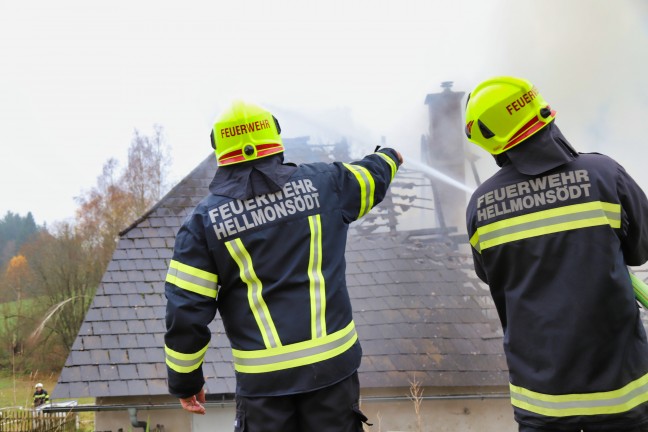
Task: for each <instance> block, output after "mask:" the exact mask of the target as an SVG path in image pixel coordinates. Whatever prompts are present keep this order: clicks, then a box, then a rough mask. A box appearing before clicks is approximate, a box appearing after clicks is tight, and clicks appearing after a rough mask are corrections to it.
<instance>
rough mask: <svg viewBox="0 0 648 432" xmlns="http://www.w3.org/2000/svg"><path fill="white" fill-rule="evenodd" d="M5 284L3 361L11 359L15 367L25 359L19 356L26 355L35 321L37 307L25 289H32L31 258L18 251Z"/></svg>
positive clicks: (0, 306)
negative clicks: (31, 301)
mask: <svg viewBox="0 0 648 432" xmlns="http://www.w3.org/2000/svg"><path fill="white" fill-rule="evenodd" d="M3 276H4V277H3V279H2V284H1V285H0V286H1V288H2V292H3V300H4V302H3V303H2V304H0V311H1V312H2V320H0V323H1V327H0V344H1V345H2V346H3V347H4V348H5V349H3V350H2V352H3V355H2V356H0V362H1V363H3V364H6V363H8V362H11V364H12V369H15V368H16V365H17V364H18V365H21V364H22V363H23V362H22V361H19V362H16V358H20V357H21V356H22V355H23V352H24V349H25V342H26V339H27V335H28V334H29V328H30V327H31V325H32V322H33V321H32V315H33V314H34V311H33V309H32V308H30V307H29V305H28V304H26V303H25V297H26V296H25V293H26V292H27V291H31V289H30V287H31V286H32V282H33V277H32V273H31V270H30V268H29V264H28V262H27V258H25V256H24V255H16V256H14V257H13V258H11V260H10V261H9V263H8V264H7V269H6V270H5V272H4V275H3Z"/></svg>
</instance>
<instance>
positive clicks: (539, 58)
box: [472, 0, 648, 189]
mask: <svg viewBox="0 0 648 432" xmlns="http://www.w3.org/2000/svg"><path fill="white" fill-rule="evenodd" d="M498 9H499V10H501V11H502V13H501V14H500V15H499V16H497V17H496V18H495V19H494V20H493V22H492V23H491V24H492V29H493V32H494V34H495V41H496V43H495V44H492V45H490V46H484V45H482V46H479V47H476V48H477V49H485V50H490V51H491V59H492V61H491V63H490V64H488V65H485V66H486V67H485V68H483V69H482V71H485V72H487V73H486V76H480V77H479V79H478V80H477V81H476V82H475V83H472V85H474V84H476V83H477V82H478V81H481V80H482V79H485V78H488V77H489V76H493V75H518V76H522V77H525V78H527V79H529V80H531V81H532V82H533V83H534V84H535V85H536V86H537V87H538V88H539V90H540V92H541V94H542V96H543V97H544V98H545V99H546V100H547V101H548V102H549V103H550V104H551V106H552V108H554V109H555V110H556V111H557V113H558V114H557V118H556V124H557V125H558V126H559V127H560V129H561V130H562V131H563V133H564V134H565V136H566V137H567V139H568V140H569V141H570V142H571V143H572V144H573V145H574V147H575V148H576V149H578V150H579V151H581V152H592V151H594V152H600V153H604V154H607V155H609V156H611V157H613V158H615V159H616V160H617V161H618V162H620V163H621V164H622V165H624V166H625V168H626V169H627V170H628V172H629V173H630V174H631V175H632V176H633V177H634V178H635V179H636V180H637V181H638V182H639V184H640V185H642V187H644V189H646V188H648V170H646V169H645V168H644V167H643V165H644V160H645V157H646V156H648V149H646V144H645V142H646V138H645V136H644V134H643V133H642V130H643V127H642V125H643V123H644V122H645V121H646V120H645V119H646V118H647V117H648V81H647V80H646V77H647V76H648V55H646V53H647V50H648V3H646V2H645V0H621V1H617V2H610V1H606V0H570V1H561V0H545V1H543V2H532V1H519V0H500V1H499V5H498Z"/></svg>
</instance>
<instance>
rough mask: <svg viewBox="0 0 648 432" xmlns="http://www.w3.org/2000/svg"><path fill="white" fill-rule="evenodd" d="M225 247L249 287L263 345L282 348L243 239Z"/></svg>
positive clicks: (250, 299) (249, 297) (233, 241)
mask: <svg viewBox="0 0 648 432" xmlns="http://www.w3.org/2000/svg"><path fill="white" fill-rule="evenodd" d="M225 246H226V247H227V250H228V251H229V253H230V255H231V256H232V258H233V259H234V261H236V264H238V267H239V272H240V273H239V274H240V276H241V280H242V281H243V283H245V284H246V285H247V288H248V293H247V296H248V303H249V304H250V309H252V314H254V319H255V320H256V323H257V325H258V326H259V331H260V332H261V337H262V338H263V343H264V344H265V346H266V348H273V347H278V346H281V341H280V340H279V334H278V333H277V329H276V328H275V325H274V322H273V321H272V317H271V316H270V310H269V309H268V305H266V302H265V300H263V284H262V283H261V281H260V280H259V278H258V277H257V275H256V273H255V272H254V266H253V265H252V258H251V257H250V254H249V253H248V251H247V249H245V246H244V245H243V242H242V241H241V239H235V240H232V241H228V242H227V243H225Z"/></svg>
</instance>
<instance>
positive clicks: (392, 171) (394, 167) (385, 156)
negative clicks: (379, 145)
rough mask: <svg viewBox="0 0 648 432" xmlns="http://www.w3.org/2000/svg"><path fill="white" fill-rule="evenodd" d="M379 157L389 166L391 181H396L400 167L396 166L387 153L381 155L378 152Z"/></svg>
mask: <svg viewBox="0 0 648 432" xmlns="http://www.w3.org/2000/svg"><path fill="white" fill-rule="evenodd" d="M376 154H377V155H378V156H380V157H381V158H383V159H385V162H387V163H388V164H389V168H390V169H391V179H392V180H394V176H395V175H396V171H397V170H398V166H396V162H394V160H393V159H392V158H390V157H389V156H387V155H386V154H385V153H380V152H376Z"/></svg>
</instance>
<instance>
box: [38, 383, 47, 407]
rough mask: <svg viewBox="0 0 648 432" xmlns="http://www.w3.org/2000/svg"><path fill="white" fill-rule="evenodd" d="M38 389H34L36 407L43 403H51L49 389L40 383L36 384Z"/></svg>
mask: <svg viewBox="0 0 648 432" xmlns="http://www.w3.org/2000/svg"><path fill="white" fill-rule="evenodd" d="M35 388H36V390H35V391H34V408H38V407H39V406H41V405H45V404H46V403H49V394H48V393H47V390H45V389H44V388H43V384H41V383H38V384H36V386H35Z"/></svg>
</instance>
